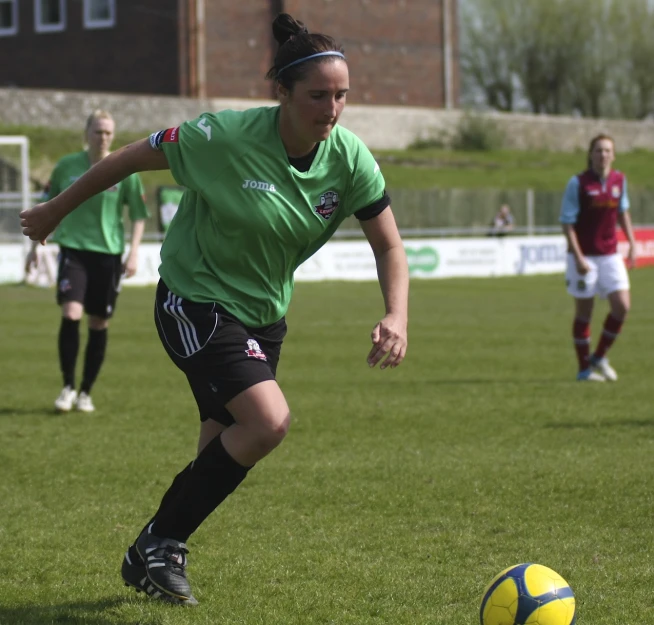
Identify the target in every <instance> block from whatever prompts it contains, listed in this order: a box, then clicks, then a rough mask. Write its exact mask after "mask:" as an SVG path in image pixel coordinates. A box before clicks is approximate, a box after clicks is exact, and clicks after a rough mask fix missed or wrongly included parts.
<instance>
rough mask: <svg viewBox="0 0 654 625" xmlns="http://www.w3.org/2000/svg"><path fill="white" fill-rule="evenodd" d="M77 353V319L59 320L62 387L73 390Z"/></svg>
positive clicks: (64, 318) (63, 318)
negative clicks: (68, 387)
mask: <svg viewBox="0 0 654 625" xmlns="http://www.w3.org/2000/svg"><path fill="white" fill-rule="evenodd" d="M78 352H79V319H67V318H66V317H62V318H61V325H60V326H59V366H60V368H61V374H62V375H63V378H64V386H70V387H71V388H75V365H76V363H77V353H78Z"/></svg>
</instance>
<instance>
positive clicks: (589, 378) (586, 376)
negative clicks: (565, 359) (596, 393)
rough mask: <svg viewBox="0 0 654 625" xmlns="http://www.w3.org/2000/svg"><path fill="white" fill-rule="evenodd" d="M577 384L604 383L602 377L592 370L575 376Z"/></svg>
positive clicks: (586, 370)
mask: <svg viewBox="0 0 654 625" xmlns="http://www.w3.org/2000/svg"><path fill="white" fill-rule="evenodd" d="M577 381H578V382H605V381H606V380H605V378H604V376H603V375H600V374H599V373H596V372H595V371H593V370H592V369H585V370H584V371H580V372H579V373H578V374H577Z"/></svg>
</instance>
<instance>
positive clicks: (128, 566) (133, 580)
mask: <svg viewBox="0 0 654 625" xmlns="http://www.w3.org/2000/svg"><path fill="white" fill-rule="evenodd" d="M120 574H121V576H122V578H123V581H124V582H125V586H128V587H129V586H131V587H132V588H135V589H136V592H137V593H138V592H144V593H145V594H146V595H148V596H149V597H152V598H153V599H159V600H160V601H164V602H165V603H170V604H173V605H184V606H194V605H198V601H197V599H196V598H195V597H193V596H192V595H191V597H189V598H188V599H178V598H176V597H171V596H170V595H167V594H164V593H163V592H161V591H160V590H159V589H158V588H156V587H155V586H154V585H153V584H152V583H151V582H150V580H149V579H148V574H147V572H146V570H145V564H143V563H142V562H138V563H137V562H132V559H131V558H130V555H129V551H127V552H125V557H124V558H123V566H122V567H121V569H120Z"/></svg>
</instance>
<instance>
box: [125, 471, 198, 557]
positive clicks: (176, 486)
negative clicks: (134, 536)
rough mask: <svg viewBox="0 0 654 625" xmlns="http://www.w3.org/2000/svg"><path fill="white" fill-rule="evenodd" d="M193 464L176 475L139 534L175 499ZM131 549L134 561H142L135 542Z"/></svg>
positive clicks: (130, 552)
mask: <svg viewBox="0 0 654 625" xmlns="http://www.w3.org/2000/svg"><path fill="white" fill-rule="evenodd" d="M192 466H193V463H192V462H189V463H188V465H186V467H185V468H184V469H183V470H182V471H180V472H179V473H178V474H177V475H176V476H175V479H174V480H173V483H172V484H171V485H170V488H169V489H168V490H167V491H166V492H165V494H164V496H163V497H162V498H161V503H160V504H159V508H158V510H157V511H156V512H155V513H154V516H153V517H152V518H151V519H150V520H149V521H148V522H147V523H146V524H145V525H144V526H143V529H142V530H141V531H140V532H139V536H140V535H141V534H142V533H143V532H144V531H145V530H146V529H147V528H148V527H150V525H151V524H152V523H154V521H155V520H156V518H157V515H158V514H160V513H161V512H162V511H163V510H164V509H165V508H166V507H167V506H168V504H169V503H171V502H172V501H174V499H175V497H176V496H177V493H178V492H179V491H180V489H181V488H182V484H183V483H184V481H185V480H186V478H187V477H188V475H189V473H190V472H191V467H192ZM129 550H130V551H129V555H130V558H132V561H136V560H138V561H139V562H141V556H139V555H138V552H137V551H136V548H135V547H134V544H132V545H130V548H129Z"/></svg>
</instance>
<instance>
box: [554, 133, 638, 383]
mask: <svg viewBox="0 0 654 625" xmlns="http://www.w3.org/2000/svg"><path fill="white" fill-rule="evenodd" d="M614 160H615V151H614V142H613V139H611V137H609V136H607V135H603V134H601V135H598V136H596V137H594V138H593V140H592V141H591V142H590V147H589V149H588V169H587V170H586V171H584V172H583V173H581V174H579V175H577V176H573V177H572V178H571V179H570V182H568V186H567V188H566V190H565V194H564V196H563V202H562V204H561V217H560V221H561V223H562V224H563V233H564V234H565V237H566V239H567V242H568V261H567V269H566V276H565V278H566V284H567V287H568V293H570V295H572V296H573V297H574V298H575V319H574V324H573V330H572V335H573V338H574V344H575V350H576V352H577V359H578V361H579V373H578V374H577V380H580V381H595V382H603V381H605V380H610V381H612V382H615V381H616V380H617V379H618V375H617V373H616V372H615V369H613V367H611V365H610V364H609V361H608V359H607V358H606V352H607V351H608V349H609V347H611V345H612V344H613V342H614V341H615V339H616V338H617V337H618V334H619V333H620V330H621V328H622V324H623V322H624V320H625V317H626V316H627V313H628V312H629V307H630V304H631V299H630V296H629V276H628V275H627V269H626V267H625V263H624V260H623V259H622V256H621V255H620V254H619V253H618V251H617V247H618V239H617V229H616V225H617V223H619V224H620V227H621V228H622V230H623V232H624V233H625V235H626V237H627V239H628V240H629V258H628V264H629V267H633V266H634V265H635V261H636V248H635V242H634V234H633V229H632V227H631V219H630V217H629V212H628V209H629V196H628V194H627V178H626V177H625V175H624V174H623V173H622V172H619V171H617V170H615V169H611V165H612V164H613V161H614ZM596 295H599V296H600V297H601V298H608V300H609V305H610V312H609V314H608V315H607V317H606V320H605V321H604V328H603V330H602V335H601V337H600V340H599V342H598V344H597V348H596V349H595V351H594V352H593V353H592V354H591V353H590V320H591V317H592V314H593V304H594V302H595V296H596Z"/></svg>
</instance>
